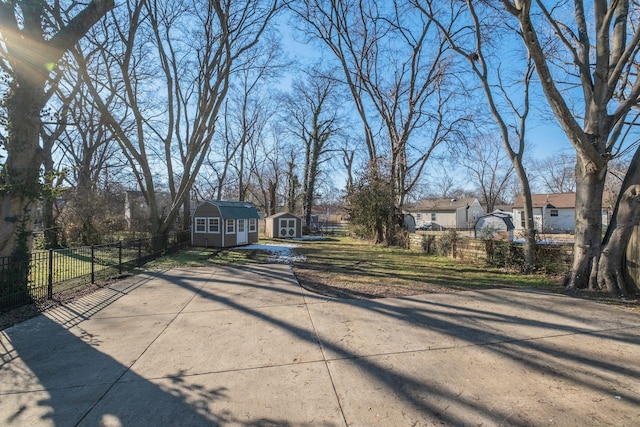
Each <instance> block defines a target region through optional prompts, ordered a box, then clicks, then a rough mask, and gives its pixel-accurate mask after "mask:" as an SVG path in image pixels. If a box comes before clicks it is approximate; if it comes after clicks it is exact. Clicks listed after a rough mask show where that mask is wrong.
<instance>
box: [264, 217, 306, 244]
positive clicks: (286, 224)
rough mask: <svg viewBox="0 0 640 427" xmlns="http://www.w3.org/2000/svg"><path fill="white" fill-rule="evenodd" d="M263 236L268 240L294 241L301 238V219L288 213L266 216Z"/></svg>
mask: <svg viewBox="0 0 640 427" xmlns="http://www.w3.org/2000/svg"><path fill="white" fill-rule="evenodd" d="M265 220H266V222H265V235H266V236H267V237H270V238H282V239H295V238H299V237H302V218H300V217H299V216H296V215H294V214H292V213H289V212H280V213H277V214H275V215H271V216H268V217H267V218H266V219H265Z"/></svg>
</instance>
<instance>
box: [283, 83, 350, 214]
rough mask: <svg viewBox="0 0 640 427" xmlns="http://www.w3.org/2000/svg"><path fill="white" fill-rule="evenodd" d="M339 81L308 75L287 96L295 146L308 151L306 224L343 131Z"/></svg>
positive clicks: (304, 194)
mask: <svg viewBox="0 0 640 427" xmlns="http://www.w3.org/2000/svg"><path fill="white" fill-rule="evenodd" d="M336 91H337V87H336V81H335V80H334V79H332V78H327V77H323V76H312V75H308V77H307V79H306V80H304V81H303V80H297V81H295V82H294V84H293V91H292V93H290V94H289V95H288V96H287V116H288V117H289V121H290V132H291V133H292V134H293V135H294V138H295V140H296V141H295V142H294V144H295V145H298V143H301V148H302V151H303V152H304V162H303V171H302V176H303V182H302V197H303V201H302V210H303V217H304V219H305V221H306V224H310V223H311V211H312V209H313V206H314V202H315V199H316V196H317V194H316V192H317V186H318V184H319V182H318V181H319V178H320V174H321V172H322V164H323V163H325V162H327V161H329V160H330V157H329V153H330V151H331V149H332V145H331V142H332V139H333V138H334V137H335V136H336V133H337V132H338V131H339V116H340V106H339V102H338V97H337V93H336Z"/></svg>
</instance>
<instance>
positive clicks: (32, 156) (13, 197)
mask: <svg viewBox="0 0 640 427" xmlns="http://www.w3.org/2000/svg"><path fill="white" fill-rule="evenodd" d="M6 104H7V113H8V116H9V118H10V123H11V128H10V130H9V138H8V142H7V144H5V149H6V150H7V161H6V164H5V165H6V172H5V174H4V176H3V177H2V181H3V183H2V184H3V185H4V186H6V187H5V188H6V190H5V191H3V192H2V193H1V194H2V196H1V202H0V218H1V219H0V221H2V227H0V256H9V255H13V254H14V253H16V252H22V251H27V252H28V251H29V250H30V248H31V233H32V230H33V210H34V207H35V206H34V203H35V201H36V200H37V199H38V197H39V195H40V183H39V173H40V165H41V164H42V161H43V156H42V150H41V148H40V134H39V132H40V126H41V121H40V110H41V109H42V107H43V105H44V79H43V78H42V79H39V81H38V82H37V83H36V82H33V80H31V81H29V80H27V79H21V78H17V79H16V82H15V84H14V85H13V91H12V93H11V94H10V95H9V96H8V97H7V98H6Z"/></svg>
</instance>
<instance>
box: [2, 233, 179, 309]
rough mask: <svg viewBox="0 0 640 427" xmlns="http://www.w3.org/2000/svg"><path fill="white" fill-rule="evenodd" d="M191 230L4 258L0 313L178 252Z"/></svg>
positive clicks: (78, 287) (73, 289)
mask: <svg viewBox="0 0 640 427" xmlns="http://www.w3.org/2000/svg"><path fill="white" fill-rule="evenodd" d="M189 239H190V233H189V231H181V232H177V233H172V234H169V235H166V236H154V237H149V238H143V239H134V240H126V241H118V242H113V243H106V244H102V245H93V246H80V247H74V248H66V249H49V250H47V251H37V252H34V253H32V254H31V255H30V257H29V258H28V259H24V260H17V259H15V258H13V257H0V311H4V310H8V309H11V308H15V307H19V306H21V305H25V304H29V303H31V302H33V301H34V300H40V299H52V298H53V297H54V295H58V294H63V293H65V292H73V291H77V290H78V289H80V288H82V287H86V286H88V285H91V284H94V283H96V282H97V281H100V280H107V279H110V278H114V277H118V276H121V275H122V274H124V273H125V272H127V271H130V270H132V269H134V268H136V267H139V266H141V265H143V264H145V263H146V262H148V261H150V260H152V259H155V258H158V257H159V256H161V255H163V254H165V253H171V252H174V251H176V250H178V249H179V248H180V247H182V246H184V245H185V244H186V243H188V242H189Z"/></svg>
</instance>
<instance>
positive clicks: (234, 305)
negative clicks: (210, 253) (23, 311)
mask: <svg viewBox="0 0 640 427" xmlns="http://www.w3.org/2000/svg"><path fill="white" fill-rule="evenodd" d="M0 355H1V360H0V425H2V426H11V425H15V426H44V425H53V426H76V425H81V426H100V425H104V426H136V427H138V426H216V425H225V426H226V425H239V426H270V425H276V426H345V425H349V426H414V425H484V426H487V425H514V426H524V425H536V426H540V425H563V426H566V425H581V426H584V425H594V426H595V425H598V426H600V425H616V426H624V425H628V426H637V425H640V363H639V362H640V359H639V355H640V316H639V315H638V314H637V313H631V312H625V311H622V310H620V309H617V308H614V307H607V306H604V305H599V304H595V303H591V302H588V301H582V300H576V299H572V298H568V297H564V296H559V295H548V294H543V293H536V292H526V291H517V290H489V291H478V292H473V291H469V292H459V293H455V294H429V295H421V296H413V297H405V298H393V299H378V300H367V301H364V300H330V299H327V298H323V297H320V296H318V295H315V294H312V293H309V292H306V291H304V290H302V289H301V288H300V287H299V286H298V284H297V282H296V280H295V277H294V276H293V274H292V273H291V271H290V269H289V267H288V266H285V265H252V266H247V267H210V268H184V269H172V270H169V271H166V272H159V273H146V274H142V275H139V276H135V277H131V278H129V279H127V280H124V281H121V282H118V283H117V284H114V285H113V286H111V287H110V288H107V289H103V290H100V291H99V292H97V293H94V294H91V295H88V296H86V297H84V298H82V299H80V300H78V301H75V302H74V303H72V304H69V305H67V306H65V307H60V308H57V309H55V310H52V311H49V312H47V313H46V314H45V315H41V316H39V317H37V318H34V319H31V320H29V321H27V322H24V323H22V324H19V325H16V326H14V327H11V328H9V329H6V330H5V331H3V332H1V333H0Z"/></svg>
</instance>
